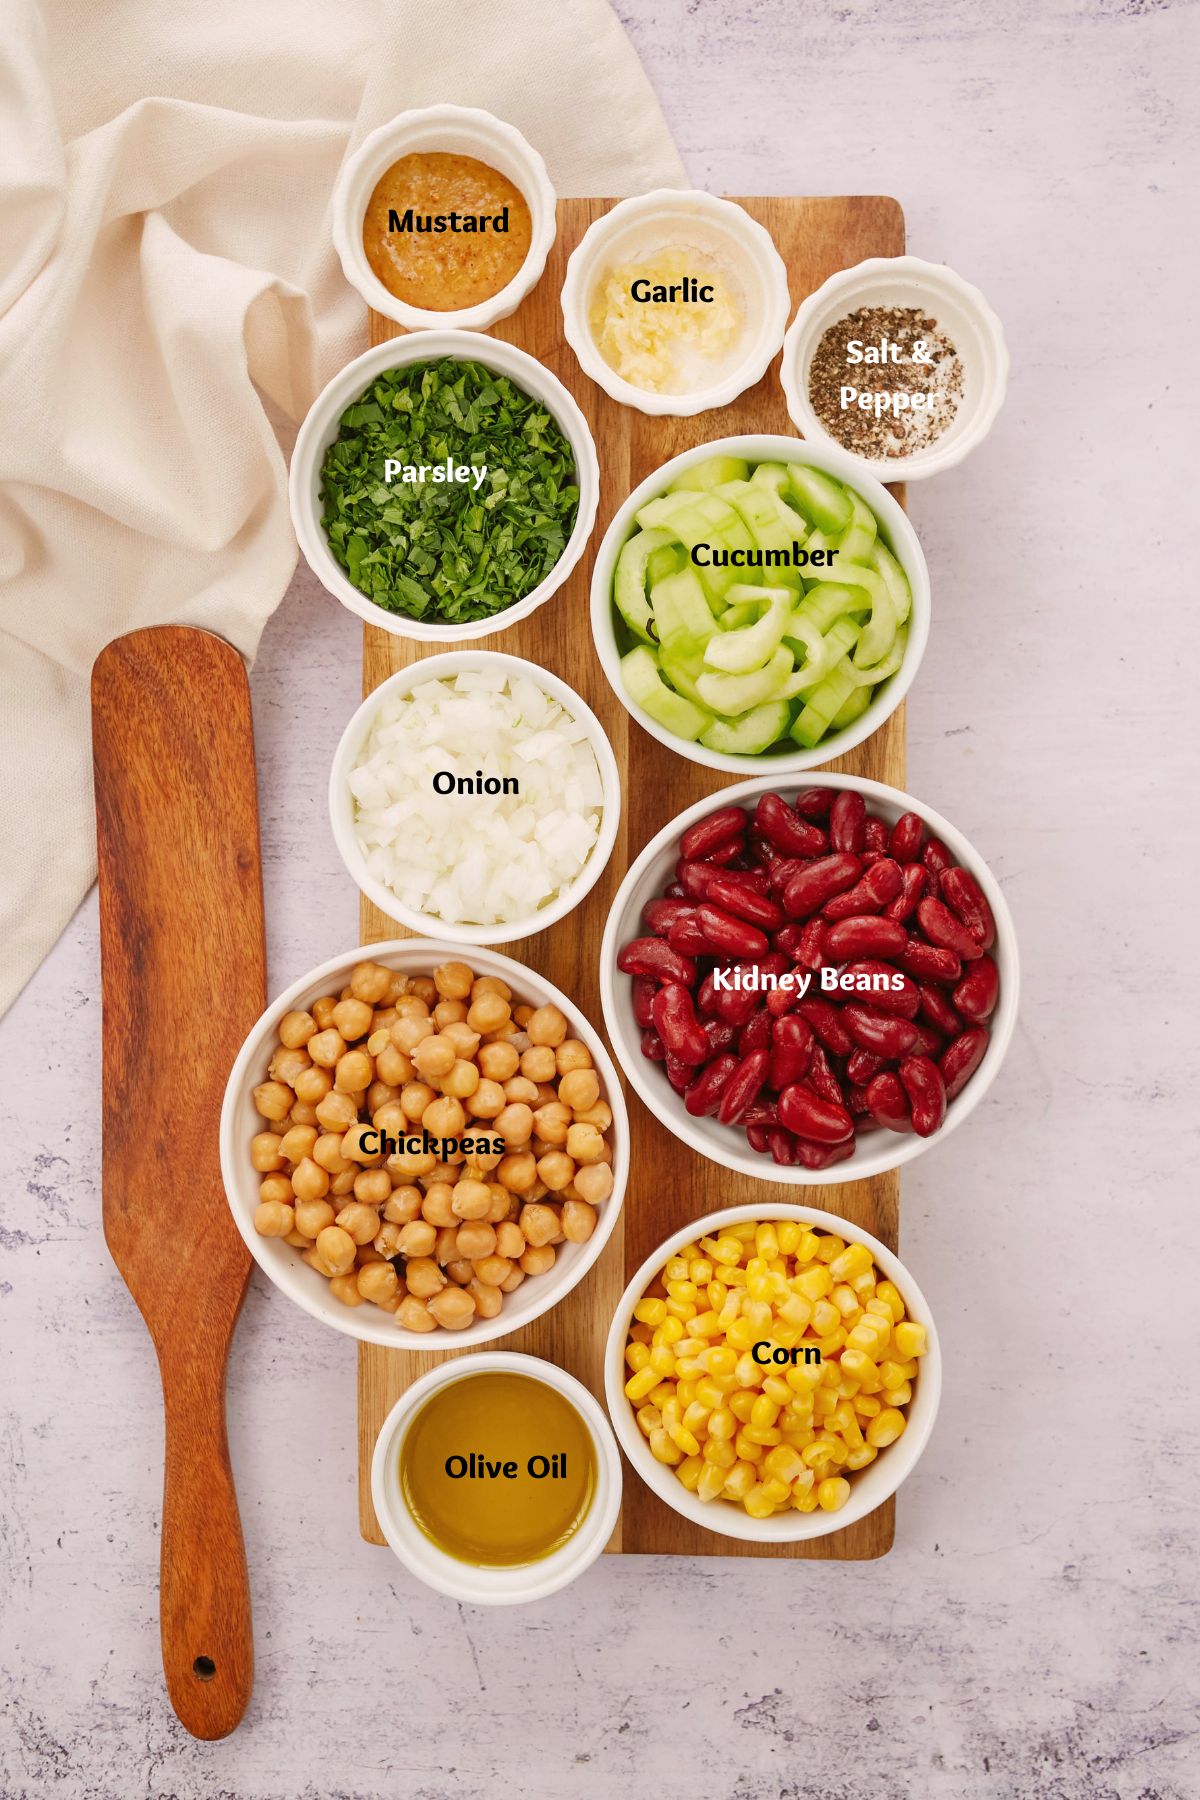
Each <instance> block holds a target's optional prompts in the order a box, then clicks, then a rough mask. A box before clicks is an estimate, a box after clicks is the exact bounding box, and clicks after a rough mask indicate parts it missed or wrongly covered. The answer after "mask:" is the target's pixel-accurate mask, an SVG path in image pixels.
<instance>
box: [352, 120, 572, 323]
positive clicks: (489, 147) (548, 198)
mask: <svg viewBox="0 0 1200 1800" xmlns="http://www.w3.org/2000/svg"><path fill="white" fill-rule="evenodd" d="M431 151H442V152H448V153H449V154H451V155H454V156H471V157H474V158H475V160H476V161H477V162H482V163H487V164H488V166H489V167H490V168H493V169H496V170H497V171H498V172H499V173H500V174H501V175H506V176H507V177H508V179H509V180H510V181H511V182H512V184H513V186H514V187H516V188H519V189H520V191H521V193H522V194H523V195H524V196H525V200H526V203H527V204H528V207H529V213H530V219H531V222H532V227H533V230H532V235H531V237H530V243H529V251H528V253H527V255H526V257H525V261H524V262H523V263H522V264H521V267H520V268H519V269H518V270H517V273H516V274H515V275H514V276H513V278H512V280H511V281H509V282H507V283H506V285H505V286H504V287H502V288H501V289H500V291H499V292H498V293H496V294H493V295H492V297H491V299H489V300H481V301H479V303H478V304H477V305H475V306H463V307H456V308H454V309H453V310H449V311H446V310H443V311H435V310H433V309H431V308H429V307H423V306H409V305H408V304H407V302H406V301H404V300H398V299H397V298H396V296H395V294H393V293H392V292H391V291H390V289H388V288H386V287H385V286H384V285H383V283H382V281H380V279H379V277H378V275H376V273H375V271H374V269H373V268H372V267H371V265H370V263H369V262H368V260H367V253H366V251H365V250H364V248H363V219H364V217H365V215H366V210H367V203H368V201H369V200H370V198H371V195H372V194H373V193H374V191H375V187H376V184H377V183H378V181H379V179H380V177H381V176H382V175H384V174H386V172H387V171H388V169H390V168H391V166H392V164H393V163H395V162H399V160H400V158H401V157H403V156H412V155H414V154H415V153H417V152H424V153H429V152H431ZM556 230H557V218H556V214H555V198H554V189H553V188H552V187H551V185H550V177H549V176H548V175H547V173H546V165H545V163H544V162H543V161H542V159H541V157H540V156H539V155H538V153H537V151H536V150H535V149H534V148H533V145H532V144H529V143H527V142H526V140H525V139H524V138H523V137H522V136H521V133H520V132H519V131H517V130H516V128H515V127H514V126H512V125H506V124H505V122H504V120H503V119H497V118H496V117H494V115H493V114H492V113H489V112H483V111H481V110H480V108H479V107H475V106H425V107H421V108H420V109H419V110H416V111H413V112H403V113H400V114H399V115H398V116H397V117H396V118H394V119H390V120H389V121H388V123H387V124H386V125H381V126H380V127H379V128H378V130H376V131H373V132H372V133H371V135H370V137H369V138H366V139H365V140H364V142H363V143H362V144H361V145H360V146H359V148H358V149H357V150H356V151H355V153H354V155H353V156H352V157H350V158H349V159H348V161H347V162H346V163H345V164H344V166H343V168H342V171H341V174H340V175H339V176H338V179H337V184H336V186H335V187H334V190H333V242H334V248H335V249H336V250H337V253H338V256H339V257H340V258H341V263H342V269H343V272H344V273H345V276H346V280H347V281H348V282H349V283H350V285H351V287H354V288H357V289H358V292H359V293H360V294H361V295H362V297H363V299H364V300H365V301H366V303H367V305H368V306H370V307H373V308H374V310H375V311H376V312H377V313H382V314H383V316H384V318H386V319H394V320H395V321H396V323H397V325H404V326H407V328H408V329H409V330H410V331H421V330H433V331H437V330H446V329H448V328H450V327H454V328H456V329H457V330H459V331H482V330H484V329H485V327H487V326H489V325H494V324H495V323H496V322H497V320H499V319H507V318H508V316H509V314H510V313H513V312H515V311H516V309H517V307H518V306H519V305H520V304H521V301H522V300H523V299H524V298H525V296H526V294H527V293H528V292H529V290H530V289H531V288H532V287H533V286H534V285H535V283H536V282H537V281H538V280H540V278H541V274H542V271H543V269H544V268H545V267H546V258H547V256H548V255H549V254H550V246H551V245H552V244H553V242H554V236H555V232H556Z"/></svg>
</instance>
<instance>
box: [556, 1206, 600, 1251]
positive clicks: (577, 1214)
mask: <svg viewBox="0 0 1200 1800" xmlns="http://www.w3.org/2000/svg"><path fill="white" fill-rule="evenodd" d="M562 1229H563V1236H564V1237H565V1238H566V1240H567V1242H568V1244H586V1243H587V1241H588V1239H589V1238H590V1237H591V1235H592V1233H593V1231H595V1229H596V1209H595V1207H593V1206H589V1205H588V1203H587V1201H586V1200H564V1201H563V1209H562Z"/></svg>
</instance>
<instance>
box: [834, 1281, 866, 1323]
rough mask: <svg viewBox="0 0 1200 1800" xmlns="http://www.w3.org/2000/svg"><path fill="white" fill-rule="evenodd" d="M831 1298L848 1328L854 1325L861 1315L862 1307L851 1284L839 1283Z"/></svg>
mask: <svg viewBox="0 0 1200 1800" xmlns="http://www.w3.org/2000/svg"><path fill="white" fill-rule="evenodd" d="M829 1298H830V1299H831V1300H832V1301H833V1304H834V1305H835V1306H836V1307H837V1309H838V1311H839V1312H840V1313H841V1315H842V1319H843V1321H844V1323H845V1324H846V1325H847V1326H850V1325H852V1324H853V1323H854V1321H855V1319H857V1317H858V1315H859V1314H860V1313H861V1311H862V1307H861V1306H860V1305H859V1304H858V1295H857V1294H856V1293H855V1291H854V1289H853V1288H852V1287H851V1286H850V1285H849V1283H848V1282H845V1281H842V1282H839V1283H838V1285H837V1287H835V1288H834V1290H833V1292H832V1294H830V1296H829Z"/></svg>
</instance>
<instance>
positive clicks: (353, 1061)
mask: <svg viewBox="0 0 1200 1800" xmlns="http://www.w3.org/2000/svg"><path fill="white" fill-rule="evenodd" d="M374 1079H375V1064H374V1063H373V1062H372V1061H371V1058H370V1057H369V1056H368V1055H367V1053H366V1051H365V1050H347V1052H346V1054H345V1056H339V1057H338V1060H337V1068H336V1069H335V1071H334V1080H333V1085H334V1087H335V1088H336V1089H337V1090H338V1091H339V1093H343V1094H361V1093H364V1092H365V1091H366V1089H367V1088H368V1087H370V1085H371V1083H372V1082H373V1081H374Z"/></svg>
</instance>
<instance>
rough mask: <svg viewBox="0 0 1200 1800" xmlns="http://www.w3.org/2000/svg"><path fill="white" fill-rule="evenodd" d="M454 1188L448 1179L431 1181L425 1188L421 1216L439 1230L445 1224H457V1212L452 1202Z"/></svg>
mask: <svg viewBox="0 0 1200 1800" xmlns="http://www.w3.org/2000/svg"><path fill="white" fill-rule="evenodd" d="M453 1194H454V1189H453V1188H452V1187H451V1185H450V1183H449V1182H448V1181H432V1182H430V1183H429V1185H428V1187H427V1188H426V1189H425V1198H424V1200H423V1201H422V1203H421V1217H422V1218H423V1219H427V1220H428V1221H429V1223H430V1224H431V1225H436V1226H437V1227H438V1228H439V1230H440V1229H442V1228H444V1227H445V1226H447V1225H457V1224H458V1214H457V1213H456V1212H455V1210H454V1206H453V1204H452V1200H453Z"/></svg>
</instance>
